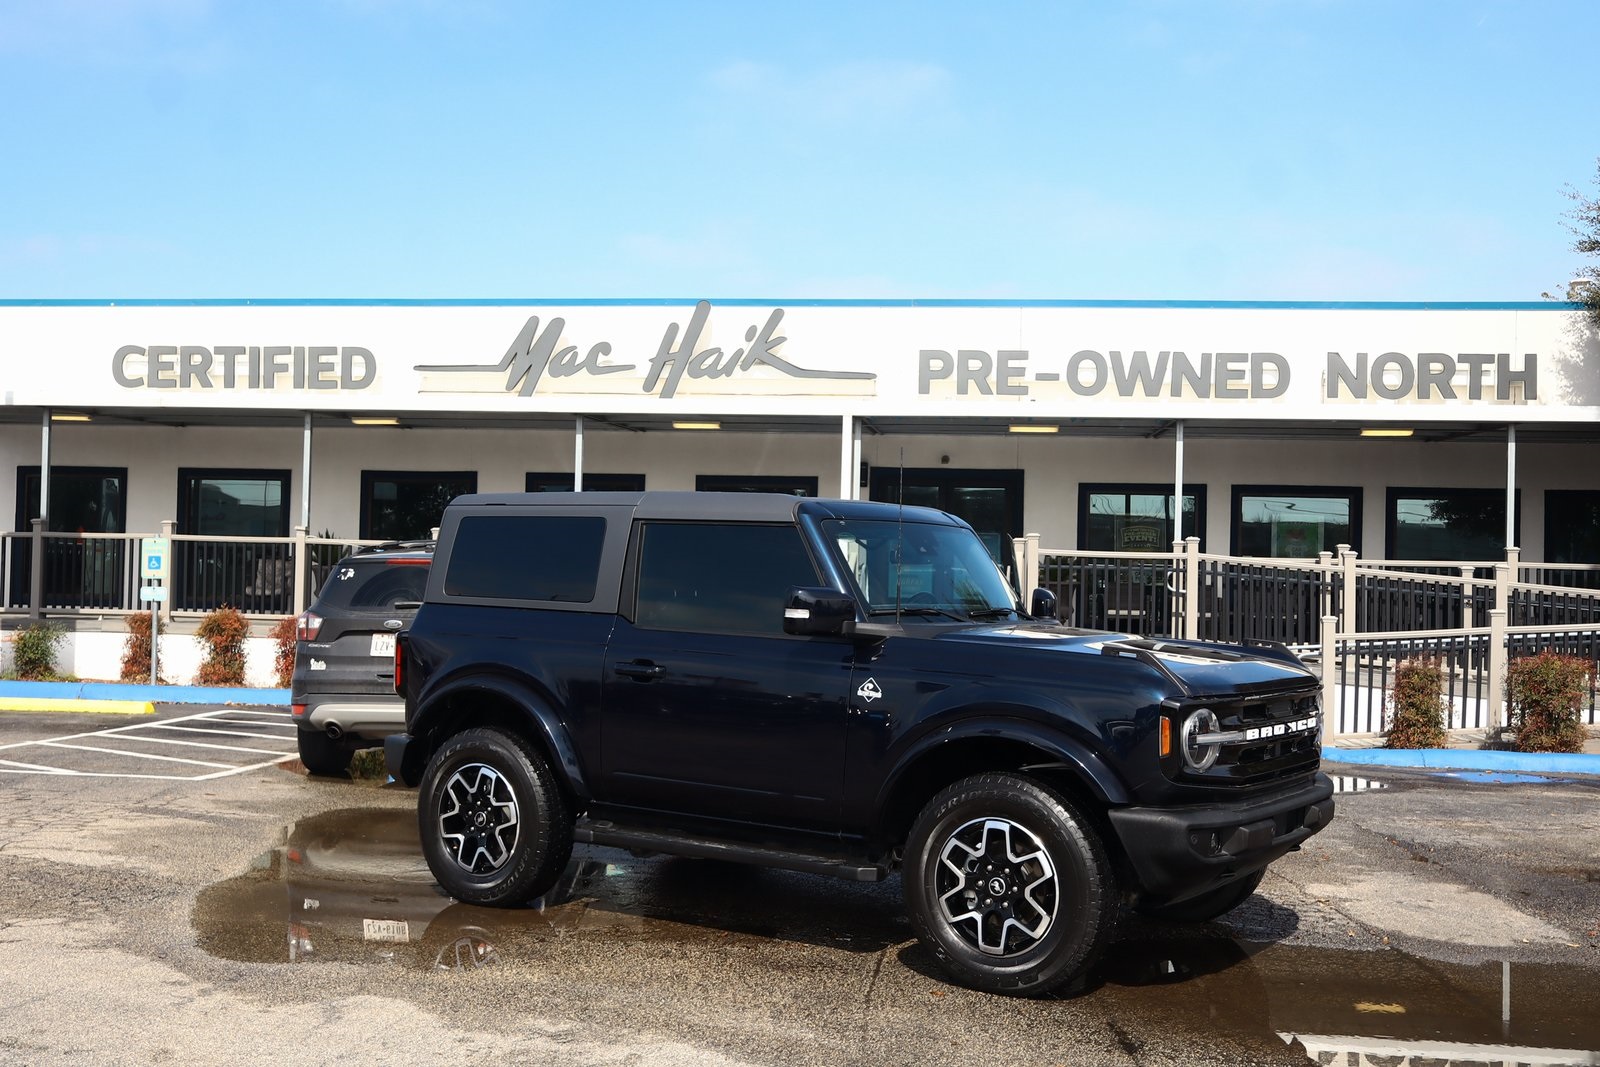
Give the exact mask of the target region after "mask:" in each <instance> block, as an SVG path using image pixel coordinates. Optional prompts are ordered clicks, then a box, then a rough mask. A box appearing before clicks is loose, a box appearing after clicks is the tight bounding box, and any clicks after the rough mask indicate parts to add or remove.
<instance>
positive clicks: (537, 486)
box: [522, 471, 644, 493]
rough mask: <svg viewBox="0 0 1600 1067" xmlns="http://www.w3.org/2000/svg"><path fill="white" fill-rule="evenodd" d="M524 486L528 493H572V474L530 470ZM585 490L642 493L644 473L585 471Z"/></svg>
mask: <svg viewBox="0 0 1600 1067" xmlns="http://www.w3.org/2000/svg"><path fill="white" fill-rule="evenodd" d="M522 488H523V491H524V492H528V493H570V492H572V475H571V474H570V473H568V474H562V473H560V472H559V471H556V472H551V471H538V472H535V471H530V472H529V473H528V475H527V477H526V478H525V479H524V480H523V483H522ZM583 491H584V492H586V493H642V492H644V475H642V474H591V473H590V472H588V471H584V472H583Z"/></svg>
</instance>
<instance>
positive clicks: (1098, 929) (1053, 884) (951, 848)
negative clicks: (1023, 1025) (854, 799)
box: [903, 774, 1117, 995]
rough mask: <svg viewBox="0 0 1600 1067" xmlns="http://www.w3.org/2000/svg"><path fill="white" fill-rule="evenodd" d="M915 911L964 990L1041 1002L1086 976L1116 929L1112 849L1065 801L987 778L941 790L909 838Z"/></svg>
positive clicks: (908, 882)
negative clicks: (1038, 998)
mask: <svg viewBox="0 0 1600 1067" xmlns="http://www.w3.org/2000/svg"><path fill="white" fill-rule="evenodd" d="M903 878H904V884H905V895H906V906H907V908H908V910H909V911H910V914H911V921H912V924H913V926H914V927H915V928H916V930H917V934H918V936H919V937H920V938H921V940H922V942H923V944H924V945H926V946H927V947H928V948H929V950H931V951H932V952H933V954H934V957H935V958H936V959H937V960H938V961H939V964H940V965H941V966H942V967H943V968H944V969H945V970H946V971H947V972H949V974H950V975H951V977H953V978H954V979H955V980H956V981H958V982H960V983H961V984H963V985H967V986H971V987H972V988H974V989H981V990H984V991H986V992H991V993H1010V994H1027V995H1037V994H1042V993H1047V992H1049V991H1050V990H1053V989H1056V988H1058V987H1060V986H1062V985H1065V984H1066V983H1068V982H1070V981H1072V980H1074V979H1076V978H1078V977H1080V976H1082V975H1083V974H1084V973H1085V972H1086V971H1087V970H1088V969H1089V967H1090V965H1092V964H1093V963H1094V961H1095V959H1096V957H1098V955H1099V954H1100V951H1101V949H1102V948H1103V947H1104V945H1105V943H1106V942H1107V940H1109V938H1110V936H1111V931H1112V928H1113V926H1114V923H1115V918H1116V912H1117V896H1116V888H1115V884H1114V880H1113V876H1112V873H1111V866H1110V864H1109V863H1108V862H1107V860H1106V855H1105V849H1104V847H1103V846H1102V845H1101V843H1100V839H1099V837H1098V836H1097V835H1096V834H1095V831H1094V829H1093V828H1092V827H1091V826H1090V825H1089V823H1088V821H1087V820H1085V819H1084V817H1083V816H1082V815H1081V814H1079V812H1078V811H1077V810H1076V809H1075V808H1073V806H1072V805H1071V803H1070V802H1068V801H1067V800H1066V799H1065V798H1064V797H1062V796H1061V795H1060V794H1058V793H1056V792H1055V791H1054V790H1052V789H1050V788H1048V787H1047V786H1045V785H1043V784H1042V783H1040V782H1037V781H1034V780H1033V779H1031V778H1025V777H1022V776H1020V775H1011V774H980V775H975V776H973V777H971V778H965V779H962V780H961V781H959V782H956V783H955V784H954V785H951V786H950V787H949V788H947V789H945V790H944V791H943V792H941V793H939V795H938V796H936V797H934V798H933V800H931V801H930V802H929V803H928V806H927V807H925V808H924V809H923V811H922V814H921V815H919V816H918V817H917V821H916V823H915V824H914V825H913V826H912V828H911V834H910V837H909V839H908V841H907V847H906V856H905V865H904V874H903Z"/></svg>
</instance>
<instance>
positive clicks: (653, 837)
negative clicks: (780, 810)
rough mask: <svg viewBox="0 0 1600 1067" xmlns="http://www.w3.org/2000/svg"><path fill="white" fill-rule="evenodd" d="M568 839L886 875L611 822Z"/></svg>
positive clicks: (835, 873)
mask: <svg viewBox="0 0 1600 1067" xmlns="http://www.w3.org/2000/svg"><path fill="white" fill-rule="evenodd" d="M572 839H573V840H574V841H577V842H578V843H580V844H585V845H609V846H611V847H612V848H626V849H633V850H635V851H638V852H665V853H667V854H668V855H670V856H691V857H694V858H696V859H711V860H726V861H727V862H729V863H751V864H755V865H756V866H758V867H777V868H780V869H782V870H786V871H802V872H804V873H806V874H825V875H828V876H829V877H831V878H842V879H844V880H845V881H847V882H881V881H883V879H884V878H885V877H886V876H887V874H888V871H887V870H885V869H884V868H882V867H877V866H872V865H863V864H859V863H850V862H847V861H845V860H842V859H840V858H839V857H837V856H830V855H827V854H825V853H821V852H788V851H785V850H783V849H777V848H765V847H763V846H761V845H746V844H742V843H739V842H733V841H724V840H722V839H720V838H714V837H693V836H688V835H684V834H670V833H664V832H663V831H660V830H644V829H639V828H637V827H631V826H618V825H617V824H616V823H613V822H605V821H597V822H591V821H589V820H588V819H579V820H578V824H577V825H576V826H574V827H573V828H572Z"/></svg>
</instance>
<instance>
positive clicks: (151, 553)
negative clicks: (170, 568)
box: [139, 537, 167, 578]
mask: <svg viewBox="0 0 1600 1067" xmlns="http://www.w3.org/2000/svg"><path fill="white" fill-rule="evenodd" d="M139 555H140V557H141V558H142V559H143V561H144V565H143V566H142V567H140V568H139V575H140V577H142V578H165V577H166V576H167V539H166V538H165V537H145V538H141V539H140V542H139Z"/></svg>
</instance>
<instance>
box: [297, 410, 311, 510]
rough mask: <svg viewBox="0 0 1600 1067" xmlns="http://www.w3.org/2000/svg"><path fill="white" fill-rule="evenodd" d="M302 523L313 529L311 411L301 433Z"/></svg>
mask: <svg viewBox="0 0 1600 1067" xmlns="http://www.w3.org/2000/svg"><path fill="white" fill-rule="evenodd" d="M300 525H301V526H304V527H305V528H306V529H307V530H309V529H311V412H309V411H308V412H306V421H305V429H304V430H302V431H301V434H300Z"/></svg>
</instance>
